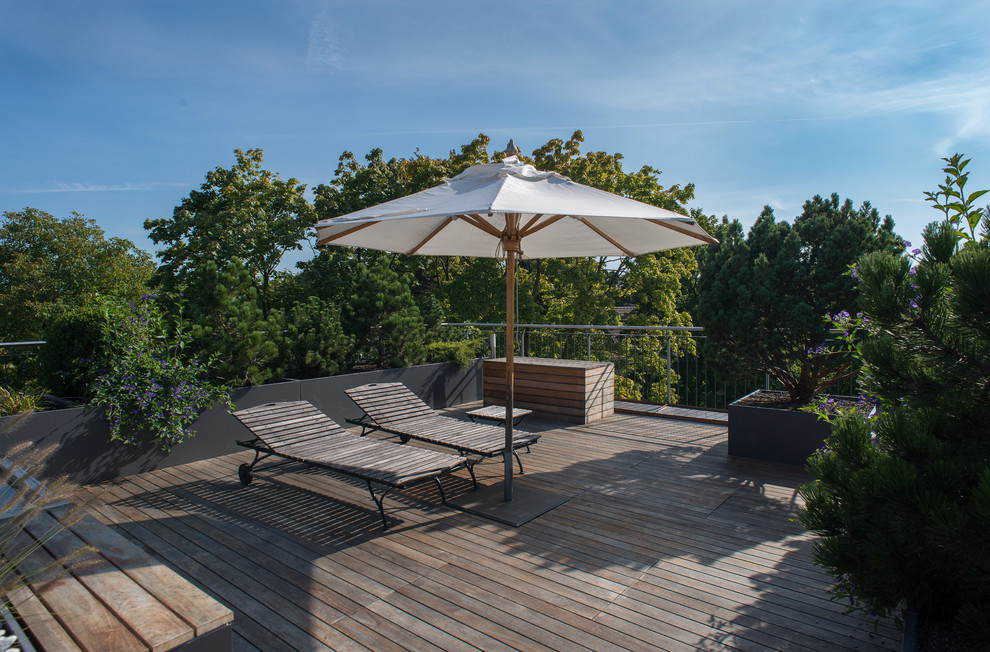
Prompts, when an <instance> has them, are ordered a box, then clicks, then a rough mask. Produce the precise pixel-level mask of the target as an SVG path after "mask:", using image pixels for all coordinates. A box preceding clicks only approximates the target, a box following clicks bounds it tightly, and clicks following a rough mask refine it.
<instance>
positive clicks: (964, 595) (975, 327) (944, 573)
mask: <svg viewBox="0 0 990 652" xmlns="http://www.w3.org/2000/svg"><path fill="white" fill-rule="evenodd" d="M960 159H961V157H959V156H956V157H952V159H950V160H951V161H958V160H960ZM962 167H963V166H961V165H955V167H951V166H950V168H946V171H947V173H948V174H949V175H950V177H949V179H948V180H947V183H946V186H948V187H950V188H953V187H954V188H958V189H961V188H962V185H963V184H962V183H960V180H959V177H960V173H961V169H962ZM930 194H935V193H930ZM974 194H976V193H974ZM939 208H940V209H941V208H942V206H939ZM966 210H967V209H966V206H965V202H962V203H959V205H957V206H949V207H948V212H947V213H946V215H947V219H946V220H945V221H944V222H940V223H933V224H930V225H929V226H928V227H927V228H926V229H925V232H924V238H925V245H924V247H923V249H922V250H920V251H917V253H915V254H913V255H912V256H913V259H912V257H908V256H905V255H901V256H897V255H893V254H889V253H872V254H868V255H864V256H863V257H861V258H860V260H859V264H858V268H857V276H858V278H859V280H860V288H861V291H862V301H861V307H862V309H863V312H864V315H865V325H864V328H866V329H867V331H868V333H869V335H868V337H865V338H861V339H860V344H859V347H858V356H859V358H860V360H861V361H862V364H863V369H864V372H865V378H864V380H863V383H864V384H865V387H866V389H867V390H868V391H869V392H871V393H873V394H874V395H876V396H877V397H878V399H879V401H880V409H881V412H880V416H879V417H878V418H877V419H876V421H875V423H874V424H872V426H871V424H869V423H867V422H866V421H864V420H863V419H862V418H859V417H855V416H848V415H847V416H845V417H842V418H839V419H838V420H837V421H836V422H835V423H834V425H833V435H832V438H831V439H830V440H829V442H828V448H827V449H825V450H823V451H821V452H820V453H819V454H818V455H816V456H815V457H814V458H812V460H811V461H810V462H809V467H810V470H811V471H812V473H813V475H814V477H815V481H814V482H812V483H810V484H808V485H805V486H803V487H802V488H801V494H802V496H803V497H804V499H805V508H804V510H803V511H802V512H801V515H800V521H801V523H802V524H803V525H804V526H805V527H807V528H808V529H810V530H812V531H813V532H815V533H816V534H817V535H818V536H819V537H821V538H820V539H819V541H818V542H817V544H816V550H815V561H816V563H818V564H820V565H822V566H824V567H826V568H827V569H829V571H830V572H831V573H833V574H834V575H835V576H836V578H837V585H836V587H835V589H834V591H833V592H834V594H835V595H836V597H837V598H840V599H842V600H848V601H849V604H850V607H851V608H858V609H862V610H864V611H872V612H873V613H876V614H880V615H884V614H889V613H895V612H896V611H898V610H900V609H902V608H905V607H907V608H913V609H916V610H917V611H918V612H919V614H920V615H921V618H922V619H923V620H926V621H928V622H939V621H943V622H944V621H952V620H956V621H957V622H958V623H959V625H960V627H961V629H962V631H964V632H965V633H966V634H967V635H968V636H969V637H970V639H971V640H972V641H973V642H976V643H982V644H984V645H985V644H986V642H987V641H988V640H990V618H988V617H987V616H988V614H987V605H988V604H990V584H988V582H987V577H990V426H988V424H990V326H988V324H990V289H988V288H990V243H988V241H987V238H986V237H983V238H982V239H976V238H975V237H974V231H973V230H972V229H969V230H965V229H959V228H957V227H958V225H959V224H960V223H961V222H962V221H963V220H967V214H966ZM960 239H962V240H964V241H965V246H964V247H962V249H961V250H959V251H957V249H958V247H957V245H958V243H959V241H960ZM922 252H923V253H922ZM919 254H920V256H919ZM915 263H916V264H915Z"/></svg>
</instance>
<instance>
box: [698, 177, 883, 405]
mask: <svg viewBox="0 0 990 652" xmlns="http://www.w3.org/2000/svg"><path fill="white" fill-rule="evenodd" d="M893 227H894V223H893V220H892V219H891V218H890V216H887V217H885V218H883V219H882V220H881V218H880V215H879V213H878V212H877V210H876V209H875V208H873V207H872V206H871V205H870V204H869V202H864V203H863V204H862V206H861V207H860V208H859V209H854V208H853V204H852V201H850V200H848V199H847V200H845V201H844V202H841V203H840V201H839V196H838V195H837V194H833V195H831V197H829V198H827V199H826V198H823V197H821V196H815V197H814V198H812V199H810V200H808V201H806V202H805V204H804V207H803V210H802V212H801V214H800V215H799V216H798V217H797V218H796V219H795V220H794V224H793V226H792V225H791V224H789V223H788V222H778V221H777V220H776V219H775V218H774V214H773V210H772V209H771V208H770V207H769V206H767V207H765V208H764V209H763V212H762V213H761V214H760V216H759V218H758V219H757V220H756V222H755V223H754V224H753V226H752V228H751V229H750V230H749V234H748V235H747V236H746V237H745V238H744V237H743V230H742V225H741V224H740V223H739V222H738V221H737V220H733V221H732V222H729V221H728V220H725V219H723V221H722V223H721V224H720V225H719V226H718V228H717V229H716V233H715V236H716V237H717V238H718V239H719V240H720V244H718V245H711V246H710V247H708V248H707V250H706V251H705V252H704V254H703V255H702V261H701V275H700V280H699V286H698V315H697V316H698V319H699V321H700V323H701V324H703V325H704V326H705V329H706V334H707V336H708V340H709V343H710V345H711V348H712V350H713V353H714V354H715V356H716V359H717V361H718V365H719V367H720V368H721V369H722V370H723V371H724V372H725V373H727V374H730V375H743V374H747V373H754V372H756V373H761V374H762V373H766V374H770V375H771V376H772V377H773V378H775V379H777V380H778V381H779V382H780V383H781V384H783V386H784V387H785V388H786V389H787V391H788V392H789V394H790V397H791V400H792V401H794V402H807V401H808V400H810V399H811V398H812V397H813V396H815V395H816V394H817V393H818V392H820V391H821V390H823V389H824V388H825V387H827V386H828V385H830V384H832V383H835V382H837V381H839V380H842V379H844V378H848V377H850V376H851V375H852V374H853V373H854V369H853V367H851V360H850V359H849V357H848V356H845V355H829V354H828V353H827V352H826V351H824V350H822V349H821V348H820V347H821V346H822V345H823V343H825V342H826V341H827V340H828V339H829V332H828V325H827V323H826V321H825V316H826V315H827V314H838V313H840V312H843V311H845V312H850V313H854V312H856V311H857V310H858V308H857V290H856V282H855V279H853V278H852V277H851V276H850V275H849V274H847V271H848V268H849V266H850V265H852V264H853V263H854V262H855V261H856V259H857V258H858V257H859V256H860V255H862V254H864V253H867V252H871V251H899V250H900V249H901V248H902V247H903V241H902V240H900V238H898V237H897V236H896V235H895V234H894V231H893Z"/></svg>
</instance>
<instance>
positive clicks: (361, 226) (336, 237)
mask: <svg viewBox="0 0 990 652" xmlns="http://www.w3.org/2000/svg"><path fill="white" fill-rule="evenodd" d="M374 224H378V222H365V223H364V224H358V225H357V226H355V227H351V228H349V229H344V230H343V231H341V232H340V233H334V234H333V235H328V236H327V237H325V238H321V239H320V240H317V241H316V244H317V245H324V244H327V243H329V242H333V241H334V240H339V239H340V238H343V237H344V236H348V235H350V234H352V233H355V232H357V231H360V230H361V229H366V228H368V227H369V226H372V225H374Z"/></svg>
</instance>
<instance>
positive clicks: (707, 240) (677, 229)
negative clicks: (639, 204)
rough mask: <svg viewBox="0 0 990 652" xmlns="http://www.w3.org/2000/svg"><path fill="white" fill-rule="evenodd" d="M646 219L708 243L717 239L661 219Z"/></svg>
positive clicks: (712, 242) (716, 241)
mask: <svg viewBox="0 0 990 652" xmlns="http://www.w3.org/2000/svg"><path fill="white" fill-rule="evenodd" d="M646 221H647V222H653V223H654V224H656V225H657V226H662V227H666V228H668V229H670V230H671V231H677V232H678V233H682V234H684V235H687V236H691V237H692V238H696V239H698V240H702V241H704V242H707V243H708V244H718V240H716V239H715V238H713V237H711V236H710V235H708V234H705V235H701V234H700V233H695V232H693V231H688V230H687V229H684V228H681V227H679V226H674V225H673V224H671V223H670V222H665V221H663V220H655V219H652V218H650V219H647V220H646Z"/></svg>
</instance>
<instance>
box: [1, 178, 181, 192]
mask: <svg viewBox="0 0 990 652" xmlns="http://www.w3.org/2000/svg"><path fill="white" fill-rule="evenodd" d="M188 187H190V184H185V183H159V182H152V183H125V184H122V185H121V184H118V185H105V184H100V183H79V182H69V183H66V182H64V181H53V182H52V183H51V185H49V186H47V187H35V188H22V189H18V190H8V191H7V192H11V193H17V194H45V193H53V192H147V191H155V190H172V189H174V188H188Z"/></svg>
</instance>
